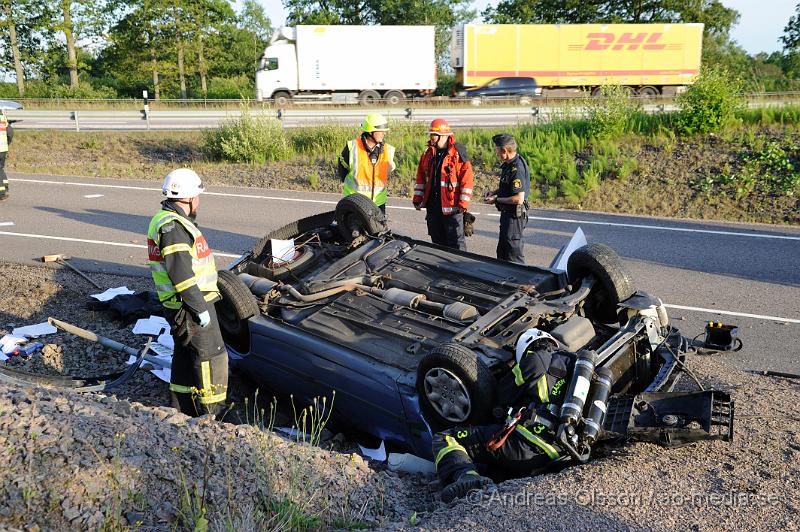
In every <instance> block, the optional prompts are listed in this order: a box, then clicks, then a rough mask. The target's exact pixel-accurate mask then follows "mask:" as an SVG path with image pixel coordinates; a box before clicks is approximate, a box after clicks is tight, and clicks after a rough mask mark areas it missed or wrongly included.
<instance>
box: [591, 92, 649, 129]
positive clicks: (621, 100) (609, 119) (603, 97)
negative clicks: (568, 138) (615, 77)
mask: <svg viewBox="0 0 800 532" xmlns="http://www.w3.org/2000/svg"><path fill="white" fill-rule="evenodd" d="M583 105H584V107H585V109H586V121H587V126H588V133H589V135H590V136H591V137H598V138H603V137H606V138H608V137H612V138H613V137H619V136H621V135H623V134H625V133H627V132H629V131H630V130H631V128H632V126H633V124H634V122H635V121H636V117H637V115H639V114H640V104H639V101H638V100H636V99H634V98H631V93H630V90H629V89H628V88H626V87H622V86H620V85H606V86H604V87H601V89H600V94H599V95H598V96H597V97H592V96H587V97H586V98H585V99H584V101H583Z"/></svg>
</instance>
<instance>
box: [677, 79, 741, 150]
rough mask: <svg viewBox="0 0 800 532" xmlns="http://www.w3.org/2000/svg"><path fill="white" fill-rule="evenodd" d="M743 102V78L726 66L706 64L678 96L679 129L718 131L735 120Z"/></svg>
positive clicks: (695, 131)
mask: <svg viewBox="0 0 800 532" xmlns="http://www.w3.org/2000/svg"><path fill="white" fill-rule="evenodd" d="M743 102H744V100H743V98H742V81H741V79H739V78H738V77H735V76H733V75H732V74H731V73H729V72H728V71H727V70H726V69H724V68H715V67H703V68H702V69H701V71H700V76H699V77H698V78H697V80H696V81H695V82H694V83H693V84H692V85H690V86H689V88H688V89H686V91H685V92H683V93H681V94H679V95H678V99H677V103H678V108H679V114H678V128H679V130H680V131H681V132H682V133H684V134H686V135H695V134H698V133H709V132H711V131H718V130H720V129H722V128H723V127H725V126H727V125H729V124H732V123H733V122H735V120H736V114H737V112H739V111H740V110H741V109H743V107H744V105H743Z"/></svg>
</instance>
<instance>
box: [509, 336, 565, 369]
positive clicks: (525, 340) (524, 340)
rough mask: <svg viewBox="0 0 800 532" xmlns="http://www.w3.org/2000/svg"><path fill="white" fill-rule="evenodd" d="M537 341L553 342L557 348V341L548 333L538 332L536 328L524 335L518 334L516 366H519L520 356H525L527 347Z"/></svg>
mask: <svg viewBox="0 0 800 532" xmlns="http://www.w3.org/2000/svg"><path fill="white" fill-rule="evenodd" d="M537 340H544V341H547V342H553V345H554V346H556V347H558V340H556V339H555V338H553V337H552V336H551V335H550V334H549V333H546V332H544V331H540V330H539V329H536V328H534V329H528V330H527V331H525V332H524V333H522V334H520V335H519V339H518V340H517V364H519V362H520V360H522V355H524V354H525V351H527V350H528V347H530V345H531V344H532V343H533V342H535V341H537Z"/></svg>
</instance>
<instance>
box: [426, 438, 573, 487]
mask: <svg viewBox="0 0 800 532" xmlns="http://www.w3.org/2000/svg"><path fill="white" fill-rule="evenodd" d="M502 429H503V425H484V426H478V427H456V428H453V429H450V430H446V431H444V432H437V433H436V434H434V436H433V456H434V459H435V461H436V473H437V474H438V475H439V481H440V482H441V484H442V486H446V485H448V484H451V483H453V482H455V481H456V480H458V479H459V478H461V476H462V475H465V474H468V473H469V474H475V473H476V472H477V473H479V474H481V475H484V476H489V477H492V478H494V479H495V480H504V479H507V478H518V477H521V476H526V475H530V474H531V473H532V472H534V471H536V470H538V469H542V468H544V467H546V466H548V465H549V464H551V463H552V461H553V460H557V459H558V458H559V457H560V453H559V451H558V449H557V448H556V447H555V446H553V445H551V444H549V443H547V442H546V441H545V440H544V439H543V438H540V437H539V436H537V435H535V434H533V433H532V432H530V431H529V430H528V429H526V428H525V427H522V426H518V427H517V429H516V430H514V432H512V433H511V434H509V436H508V439H506V441H505V443H503V445H502V446H500V448H499V449H497V450H496V451H490V450H488V449H487V447H486V442H488V441H489V440H490V439H492V436H494V435H495V434H497V433H498V432H499V431H500V430H502ZM476 464H477V465H476ZM479 466H480V467H481V469H482V470H478V467H479Z"/></svg>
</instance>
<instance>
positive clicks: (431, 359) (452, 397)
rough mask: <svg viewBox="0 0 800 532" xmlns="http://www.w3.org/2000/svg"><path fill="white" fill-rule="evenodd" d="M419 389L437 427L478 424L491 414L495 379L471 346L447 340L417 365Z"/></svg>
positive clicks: (431, 419) (433, 424)
mask: <svg viewBox="0 0 800 532" xmlns="http://www.w3.org/2000/svg"><path fill="white" fill-rule="evenodd" d="M417 393H418V394H419V402H420V406H421V407H422V411H423V412H424V413H425V416H426V419H427V420H428V422H429V423H431V427H432V428H434V430H436V429H438V428H440V427H441V428H444V427H454V426H456V425H470V424H479V423H482V422H484V421H485V420H487V419H488V418H489V416H490V414H491V410H492V406H493V401H494V395H495V379H494V375H492V372H491V371H490V370H489V368H488V367H486V365H485V364H484V363H483V362H482V361H481V360H480V359H479V358H478V357H477V355H476V354H475V353H474V352H473V351H472V350H470V349H468V348H466V347H464V346H463V345H459V344H445V345H442V346H439V347H435V348H434V349H433V350H432V351H431V352H430V353H429V354H428V355H426V356H425V357H424V358H423V359H422V360H421V361H420V363H419V366H417Z"/></svg>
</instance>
